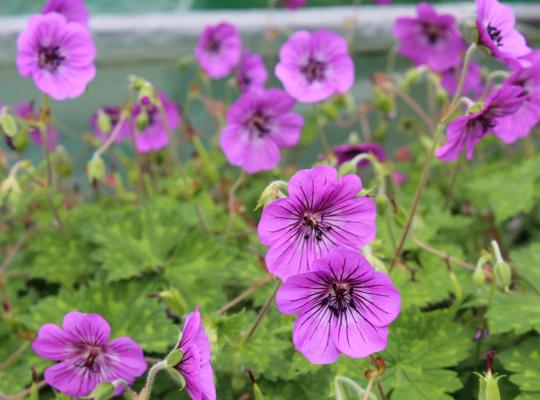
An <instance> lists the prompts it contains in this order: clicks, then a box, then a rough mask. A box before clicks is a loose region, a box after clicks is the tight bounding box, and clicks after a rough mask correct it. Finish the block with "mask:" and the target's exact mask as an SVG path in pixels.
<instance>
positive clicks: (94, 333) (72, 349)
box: [32, 311, 146, 397]
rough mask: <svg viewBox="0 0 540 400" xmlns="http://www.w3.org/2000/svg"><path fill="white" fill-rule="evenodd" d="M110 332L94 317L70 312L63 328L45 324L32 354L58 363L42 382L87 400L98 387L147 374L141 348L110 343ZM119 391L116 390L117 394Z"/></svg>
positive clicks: (122, 342)
mask: <svg viewBox="0 0 540 400" xmlns="http://www.w3.org/2000/svg"><path fill="white" fill-rule="evenodd" d="M110 334H111V328H110V326H109V324H108V323H107V321H105V320H104V319H103V317H101V316H100V315H97V314H83V313H80V312H77V311H75V312H70V313H68V314H66V316H65V317H64V321H63V328H60V327H59V326H57V325H55V324H45V325H43V326H42V327H41V328H40V329H39V332H38V336H37V338H36V339H35V340H34V342H33V343H32V349H33V350H34V352H35V353H36V354H37V355H39V356H40V357H43V358H45V359H47V360H53V361H58V363H57V364H55V365H53V366H51V367H49V368H47V369H46V370H45V380H46V381H47V383H48V384H49V385H50V386H52V387H53V388H54V389H56V390H58V391H60V392H62V393H65V394H67V395H69V396H74V397H82V396H88V395H89V394H90V393H91V392H92V391H93V390H94V389H95V388H96V386H98V385H99V384H100V383H103V382H113V381H115V380H118V379H122V380H125V381H126V382H128V383H129V384H131V383H133V381H134V380H135V378H137V377H138V376H140V375H142V374H143V373H144V371H146V361H145V360H144V355H143V351H142V349H141V347H140V346H139V345H138V344H137V343H135V342H134V341H133V340H132V339H130V338H128V337H119V338H116V339H114V340H112V341H109V337H110ZM121 391H122V388H121V387H120V388H119V389H117V394H120V393H121Z"/></svg>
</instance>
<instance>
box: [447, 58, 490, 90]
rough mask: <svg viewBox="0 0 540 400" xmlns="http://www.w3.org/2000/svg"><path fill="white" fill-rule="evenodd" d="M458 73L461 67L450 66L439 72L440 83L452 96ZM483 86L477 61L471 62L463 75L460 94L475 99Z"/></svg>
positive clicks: (480, 69)
mask: <svg viewBox="0 0 540 400" xmlns="http://www.w3.org/2000/svg"><path fill="white" fill-rule="evenodd" d="M460 74H461V67H460V68H450V69H447V70H446V71H443V72H442V73H441V85H442V87H443V88H444V89H445V90H446V91H447V92H448V93H449V94H450V95H452V96H453V95H454V94H455V93H456V90H457V86H458V82H459V76H460ZM483 86H484V78H483V77H482V67H481V66H480V64H478V63H475V62H471V63H470V64H469V70H468V72H467V76H466V77H465V83H464V85H463V92H462V94H463V95H464V96H466V95H468V96H471V97H472V98H474V99H477V98H479V97H480V96H481V95H482V91H483Z"/></svg>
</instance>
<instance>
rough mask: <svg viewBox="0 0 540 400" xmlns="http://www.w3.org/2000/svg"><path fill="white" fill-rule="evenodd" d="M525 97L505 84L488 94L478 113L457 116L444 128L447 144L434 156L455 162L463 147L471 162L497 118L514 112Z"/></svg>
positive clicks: (491, 130)
mask: <svg viewBox="0 0 540 400" xmlns="http://www.w3.org/2000/svg"><path fill="white" fill-rule="evenodd" d="M524 101H525V98H524V97H523V91H522V89H521V88H520V87H516V86H509V85H504V86H502V87H501V88H500V89H499V90H497V91H496V92H494V93H492V94H490V95H489V96H488V98H487V99H486V101H485V102H484V104H483V105H482V109H481V110H480V111H478V112H473V113H471V114H467V115H464V116H463V117H459V118H457V119H456V120H454V121H453V122H451V123H450V124H449V125H448V128H447V129H446V144H445V145H444V146H442V147H441V148H440V149H439V150H437V152H436V153H435V154H436V156H437V157H439V158H440V159H441V160H442V161H447V162H449V161H453V160H455V159H457V158H458V157H459V156H460V154H461V152H462V150H463V149H464V148H466V155H467V159H469V160H470V159H472V157H473V154H474V148H475V147H476V145H477V144H478V142H479V141H480V140H481V139H482V138H483V137H484V136H485V135H486V134H487V133H490V132H493V130H494V128H496V126H497V125H498V123H499V120H500V118H502V117H506V116H508V115H510V114H512V113H515V112H516V111H517V110H519V108H520V107H521V106H522V105H523V103H524Z"/></svg>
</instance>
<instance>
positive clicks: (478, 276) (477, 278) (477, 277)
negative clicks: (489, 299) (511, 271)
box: [473, 265, 486, 288]
mask: <svg viewBox="0 0 540 400" xmlns="http://www.w3.org/2000/svg"><path fill="white" fill-rule="evenodd" d="M485 281H486V274H485V273H484V268H482V266H480V265H479V266H477V267H476V269H475V270H474V272H473V282H474V284H475V285H476V287H478V288H481V287H482V286H484V283H485Z"/></svg>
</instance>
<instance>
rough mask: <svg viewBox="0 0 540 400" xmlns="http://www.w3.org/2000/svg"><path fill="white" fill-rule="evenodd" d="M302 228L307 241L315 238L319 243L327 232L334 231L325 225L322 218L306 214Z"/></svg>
mask: <svg viewBox="0 0 540 400" xmlns="http://www.w3.org/2000/svg"><path fill="white" fill-rule="evenodd" d="M302 228H303V231H304V232H303V233H304V239H305V240H308V239H309V238H311V237H314V238H315V239H316V240H317V241H321V240H323V238H324V236H325V232H328V231H331V230H332V226H330V225H329V224H327V223H325V222H324V218H323V217H322V216H319V215H317V214H312V213H305V214H304V217H303V219H302Z"/></svg>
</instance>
